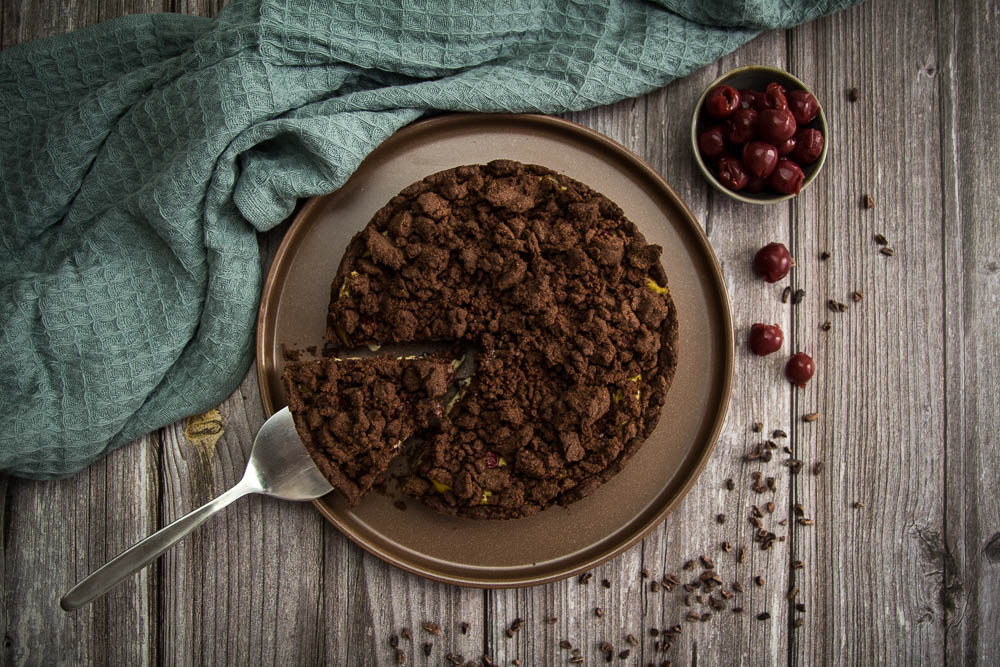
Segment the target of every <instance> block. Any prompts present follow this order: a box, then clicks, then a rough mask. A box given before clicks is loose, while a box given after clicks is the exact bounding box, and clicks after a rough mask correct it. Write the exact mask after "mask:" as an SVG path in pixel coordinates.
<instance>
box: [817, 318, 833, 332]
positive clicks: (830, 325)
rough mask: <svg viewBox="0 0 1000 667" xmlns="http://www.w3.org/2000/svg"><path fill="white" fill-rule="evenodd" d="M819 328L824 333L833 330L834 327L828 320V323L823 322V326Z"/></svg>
mask: <svg viewBox="0 0 1000 667" xmlns="http://www.w3.org/2000/svg"><path fill="white" fill-rule="evenodd" d="M819 328H820V329H822V330H823V331H829V330H830V329H832V328H833V325H832V324H830V320H827V321H826V322H823V324H821V325H819Z"/></svg>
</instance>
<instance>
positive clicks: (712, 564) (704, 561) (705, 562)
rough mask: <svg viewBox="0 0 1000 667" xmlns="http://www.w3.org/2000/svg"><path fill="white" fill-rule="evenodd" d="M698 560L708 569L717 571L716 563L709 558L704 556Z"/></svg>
mask: <svg viewBox="0 0 1000 667" xmlns="http://www.w3.org/2000/svg"><path fill="white" fill-rule="evenodd" d="M698 560H700V561H701V564H702V565H703V566H705V567H706V568H707V569H709V570H714V569H715V561H714V560H712V559H711V558H709V557H708V556H706V555H704V554H702V555H701V556H699V557H698Z"/></svg>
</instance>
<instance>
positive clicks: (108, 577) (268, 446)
mask: <svg viewBox="0 0 1000 667" xmlns="http://www.w3.org/2000/svg"><path fill="white" fill-rule="evenodd" d="M331 491H333V487H332V486H331V485H330V483H329V482H328V481H326V478H325V477H324V476H323V473H321V472H320V470H319V468H317V467H316V464H315V463H313V460H312V457H311V456H310V455H309V452H308V451H306V448H305V446H303V444H302V441H301V440H300V439H299V436H298V433H296V431H295V423H294V421H293V420H292V415H291V413H290V412H289V411H288V408H284V409H282V410H280V411H278V412H276V413H275V414H273V415H272V416H271V418H270V419H268V420H267V421H266V422H264V425H263V426H262V427H261V428H260V431H258V432H257V437H256V438H255V439H254V442H253V450H252V451H251V452H250V461H249V462H248V463H247V468H246V472H244V473H243V478H242V479H241V480H240V481H239V483H238V484H236V486H234V487H233V488H231V489H229V490H228V491H226V492H225V493H223V494H222V495H220V496H219V497H218V498H215V499H214V500H210V501H209V502H207V503H205V504H204V505H202V506H201V507H199V508H198V509H196V510H194V511H193V512H190V513H189V514H185V515H184V516H182V517H181V518H179V519H177V520H176V521H174V522H173V523H171V524H170V525H168V526H165V527H164V528H162V529H160V530H158V531H157V532H155V533H153V534H152V535H150V536H149V537H147V538H146V539H144V540H142V541H141V542H139V543H137V544H136V545H135V546H133V547H131V548H130V549H128V550H126V551H124V552H122V553H121V554H119V555H118V556H116V557H114V558H113V559H111V560H110V561H108V562H107V563H106V564H105V565H104V566H102V567H101V568H100V569H98V570H96V571H95V572H93V573H91V574H90V575H89V576H88V577H86V578H85V579H84V580H83V581H81V582H80V583H78V584H77V585H76V586H74V587H73V588H72V589H71V590H70V591H69V592H68V593H66V595H64V596H63V598H62V600H60V602H59V604H60V605H61V606H62V608H63V609H65V610H66V611H73V610H74V609H79V608H80V607H82V606H83V605H85V604H87V603H88V602H91V601H92V600H94V599H95V598H97V597H99V596H101V595H104V594H105V593H107V592H108V591H109V590H111V589H112V588H114V587H115V586H117V585H118V584H120V583H121V582H122V581H124V580H125V579H127V578H128V577H130V576H132V575H133V574H135V573H136V572H138V571H139V570H141V569H142V568H144V567H146V566H147V565H149V564H150V563H152V562H153V561H154V560H156V559H157V558H159V557H160V556H161V555H162V554H163V552H164V551H166V550H167V549H169V548H170V547H172V546H174V545H175V544H177V543H178V542H179V541H181V540H182V539H183V538H184V537H185V536H186V535H187V534H188V533H190V532H191V531H192V530H194V529H195V528H197V527H198V526H200V525H201V524H203V523H205V522H206V521H208V519H209V518H211V517H212V516H213V515H214V514H215V513H217V512H219V511H221V510H222V509H224V508H225V507H227V506H229V505H230V504H231V503H232V502H234V501H235V500H237V499H239V498H242V497H243V496H245V495H248V494H251V493H261V494H263V495H266V496H274V497H275V498H281V499H283V500H312V499H314V498H319V497H321V496H325V495H326V494H328V493H330V492H331Z"/></svg>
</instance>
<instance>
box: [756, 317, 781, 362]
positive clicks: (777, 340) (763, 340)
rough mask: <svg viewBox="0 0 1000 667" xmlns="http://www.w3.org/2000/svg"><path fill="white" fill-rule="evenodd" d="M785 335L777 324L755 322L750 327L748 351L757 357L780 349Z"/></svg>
mask: <svg viewBox="0 0 1000 667" xmlns="http://www.w3.org/2000/svg"><path fill="white" fill-rule="evenodd" d="M784 341H785V335H784V334H783V333H781V327H779V326H778V325H777V324H761V323H757V324H754V325H753V326H752V327H750V341H749V342H750V351H751V352H753V353H754V354H756V355H757V356H759V357H763V356H767V355H768V354H771V353H772V352H777V351H778V350H779V349H781V344H782V343H783V342H784Z"/></svg>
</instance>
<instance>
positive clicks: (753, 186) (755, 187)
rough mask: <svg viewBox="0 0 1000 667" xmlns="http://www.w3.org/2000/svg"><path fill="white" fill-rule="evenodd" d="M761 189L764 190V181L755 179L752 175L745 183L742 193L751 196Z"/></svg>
mask: <svg viewBox="0 0 1000 667" xmlns="http://www.w3.org/2000/svg"><path fill="white" fill-rule="evenodd" d="M763 189H764V179H763V178H757V177H756V176H754V175H753V174H751V175H750V179H749V180H748V181H747V184H746V185H745V186H743V192H749V193H750V194H752V195H755V194H757V193H758V192H760V191H761V190H763Z"/></svg>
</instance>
